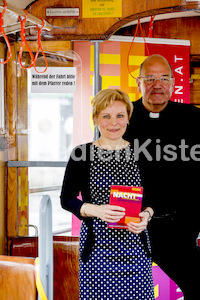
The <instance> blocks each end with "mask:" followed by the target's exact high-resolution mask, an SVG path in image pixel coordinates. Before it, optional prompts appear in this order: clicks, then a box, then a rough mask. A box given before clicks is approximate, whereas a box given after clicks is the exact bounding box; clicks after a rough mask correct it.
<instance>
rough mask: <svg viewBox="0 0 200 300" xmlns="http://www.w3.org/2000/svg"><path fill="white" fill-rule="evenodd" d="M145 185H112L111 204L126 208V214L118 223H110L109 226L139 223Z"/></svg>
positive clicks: (120, 227)
mask: <svg viewBox="0 0 200 300" xmlns="http://www.w3.org/2000/svg"><path fill="white" fill-rule="evenodd" d="M142 198H143V187H138V186H122V185H111V189H110V205H117V206H121V207H124V208H125V209H126V214H125V216H124V217H123V218H122V219H121V220H120V221H119V222H117V223H108V228H118V229H125V228H127V223H129V222H134V223H139V222H140V217H139V213H140V212H141V208H142Z"/></svg>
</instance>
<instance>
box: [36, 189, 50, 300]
mask: <svg viewBox="0 0 200 300" xmlns="http://www.w3.org/2000/svg"><path fill="white" fill-rule="evenodd" d="M38 241H39V270H40V278H41V282H42V285H43V288H44V291H45V293H46V295H47V298H48V300H53V233H52V203H51V198H50V197H49V196H48V195H44V196H43V197H42V200H41V203H40V215H39V238H38ZM38 299H39V300H41V298H40V296H39V297H38Z"/></svg>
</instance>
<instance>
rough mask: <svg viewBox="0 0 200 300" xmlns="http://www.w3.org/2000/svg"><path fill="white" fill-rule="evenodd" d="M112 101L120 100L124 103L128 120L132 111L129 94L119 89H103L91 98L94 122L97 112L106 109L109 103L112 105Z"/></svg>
mask: <svg viewBox="0 0 200 300" xmlns="http://www.w3.org/2000/svg"><path fill="white" fill-rule="evenodd" d="M114 101H121V102H123V103H124V104H125V105H126V110H127V114H128V120H130V118H131V115H132V112H133V104H132V102H131V100H130V98H129V96H128V95H127V94H126V93H125V92H123V91H122V90H120V89H105V90H102V91H100V92H98V94H97V95H96V96H95V97H94V98H93V99H92V102H91V103H92V106H93V110H92V118H93V122H94V124H95V118H98V116H99V113H100V112H101V111H102V110H104V109H106V107H108V106H109V105H112V104H113V102H114Z"/></svg>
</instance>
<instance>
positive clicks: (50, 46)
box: [16, 31, 72, 52]
mask: <svg viewBox="0 0 200 300" xmlns="http://www.w3.org/2000/svg"><path fill="white" fill-rule="evenodd" d="M34 33H36V32H35V31H34ZM28 45H29V47H30V48H31V51H33V52H36V51H37V49H38V43H37V42H35V41H29V42H28ZM41 45H42V49H43V51H47V52H56V51H70V50H72V43H71V42H69V41H56V42H55V41H42V42H41ZM20 46H21V42H17V43H16V49H17V51H19V50H20ZM40 50H41V49H40ZM24 51H27V48H26V47H24V48H23V52H24Z"/></svg>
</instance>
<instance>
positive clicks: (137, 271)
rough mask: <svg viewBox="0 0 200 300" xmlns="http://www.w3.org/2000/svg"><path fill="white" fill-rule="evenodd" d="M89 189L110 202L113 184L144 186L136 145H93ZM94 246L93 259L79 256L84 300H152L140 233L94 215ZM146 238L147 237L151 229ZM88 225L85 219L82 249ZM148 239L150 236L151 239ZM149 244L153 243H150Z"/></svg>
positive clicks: (149, 269)
mask: <svg viewBox="0 0 200 300" xmlns="http://www.w3.org/2000/svg"><path fill="white" fill-rule="evenodd" d="M93 151H94V153H93V155H94V160H93V161H92V162H91V167H90V190H91V198H92V199H91V201H92V203H93V204H97V205H101V204H108V203H109V196H110V186H111V185H128V186H141V178H140V173H139V169H138V166H137V163H136V162H135V161H134V153H133V149H132V148H131V146H130V145H129V146H128V147H127V148H125V149H121V150H116V151H111V150H103V149H100V148H98V147H96V146H94V147H93ZM93 222H94V223H93V228H94V229H93V230H94V233H95V247H94V250H93V253H92V255H91V257H90V259H89V260H88V261H87V262H83V261H82V260H81V258H79V295H80V297H79V298H80V299H82V300H92V299H94V300H96V299H101V300H103V299H106V300H152V299H154V288H153V279H152V261H151V258H149V257H147V253H146V252H145V247H144V246H143V244H142V241H141V237H140V235H137V234H134V233H131V232H129V231H128V230H126V229H111V228H107V223H106V222H104V221H102V220H101V219H98V218H94V219H93ZM146 234H147V238H148V233H147V232H146ZM86 235H87V227H86V225H85V222H84V221H83V222H82V225H81V232H80V251H79V252H80V253H81V252H82V250H83V247H84V244H85V240H86ZM148 243H149V240H148ZM149 247H150V245H149Z"/></svg>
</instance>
